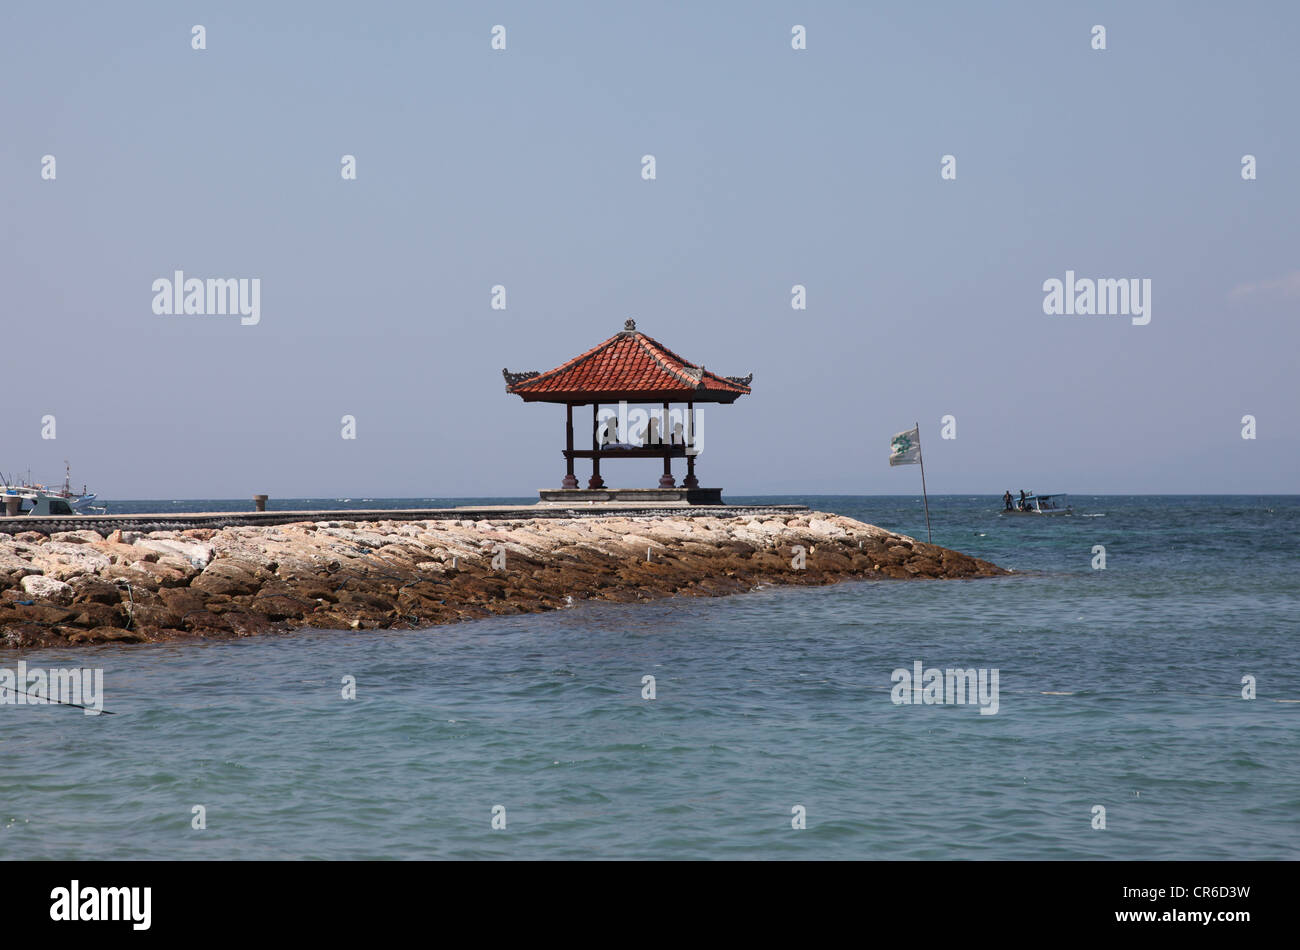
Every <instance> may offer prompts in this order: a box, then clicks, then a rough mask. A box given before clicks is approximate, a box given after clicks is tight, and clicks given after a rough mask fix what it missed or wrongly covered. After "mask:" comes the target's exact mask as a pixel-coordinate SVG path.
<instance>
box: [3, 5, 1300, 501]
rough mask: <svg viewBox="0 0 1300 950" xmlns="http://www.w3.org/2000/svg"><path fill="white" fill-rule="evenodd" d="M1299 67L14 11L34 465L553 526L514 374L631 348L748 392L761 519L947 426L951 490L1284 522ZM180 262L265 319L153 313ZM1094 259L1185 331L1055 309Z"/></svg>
mask: <svg viewBox="0 0 1300 950" xmlns="http://www.w3.org/2000/svg"><path fill="white" fill-rule="evenodd" d="M194 24H203V25H204V26H205V27H206V29H207V49H206V50H203V51H195V50H193V49H191V43H190V37H191V27H192V26H193V25H194ZM495 24H502V25H504V26H505V27H506V30H507V34H506V36H507V49H506V50H505V51H504V52H497V51H493V50H492V49H490V45H489V44H490V38H491V35H490V31H491V29H492V27H493V25H495ZM794 24H802V25H804V26H806V28H807V35H808V48H807V49H806V50H803V51H794V50H792V49H791V45H790V37H791V32H790V31H791V27H792V26H793V25H794ZM1094 24H1102V25H1104V26H1105V27H1106V29H1107V46H1108V49H1106V50H1105V51H1094V50H1093V49H1091V46H1090V39H1091V37H1090V30H1091V28H1092V26H1093V25H1094ZM1298 48H1300V5H1297V4H1294V3H1289V2H1275V3H1250V2H1247V3H1239V4H1226V3H1224V4H1208V3H1188V2H1179V3H1177V4H1175V3H1172V2H1168V3H1154V2H1145V3H1141V4H1134V3H1089V4H1080V3H1074V4H1055V3H1051V4H1048V3H1040V2H1025V3H990V4H972V3H955V2H954V3H924V4H920V3H903V2H899V3H892V4H874V3H873V4H863V3H848V2H845V3H830V2H798V3H766V2H764V3H739V2H736V3H717V2H710V3H699V4H691V3H666V2H655V3H650V4H631V3H619V4H614V3H587V4H580V3H564V2H556V3H546V4H539V3H535V2H526V3H494V4H490V5H484V4H476V3H461V4H430V3H372V4H353V3H348V4H328V3H322V4H306V3H301V4H289V3H284V4H279V3H277V4H267V3H225V2H223V3H126V4H102V3H80V4H60V5H57V6H55V5H50V4H21V5H18V4H5V5H4V7H3V8H2V9H0V88H2V89H3V93H2V94H0V95H2V98H0V128H3V130H4V134H3V136H0V277H2V279H3V286H4V294H3V300H2V301H0V313H2V315H3V316H2V320H0V329H2V330H3V346H4V348H5V356H4V359H3V361H2V363H0V365H3V379H4V383H5V386H4V393H5V399H4V404H5V425H4V430H3V431H4V435H3V439H0V470H7V471H24V470H26V469H27V468H28V467H30V468H31V469H32V470H33V475H34V476H37V477H41V478H44V479H47V480H58V479H61V477H62V467H63V464H62V463H63V459H65V458H68V459H71V461H72V464H73V477H74V480H75V481H77V482H78V483H80V482H81V481H89V482H90V483H91V487H92V488H94V489H97V490H98V491H99V492H100V494H101V495H102V496H104V497H110V498H111V497H119V498H124V497H137V498H139V497H145V498H148V497H186V498H190V497H244V496H247V495H250V494H252V493H253V492H256V491H265V492H269V493H270V494H271V495H272V496H279V497H286V496H334V495H339V496H368V497H376V496H398V495H401V496H437V495H442V496H448V495H526V494H530V493H532V492H533V491H534V490H535V489H537V488H539V487H544V486H545V487H558V485H559V480H560V478H561V476H562V475H563V462H562V459H561V457H560V454H559V452H560V449H561V447H562V443H563V435H564V423H563V409H562V408H560V407H555V406H545V405H534V404H524V403H522V402H521V401H520V400H519V399H518V398H517V397H512V396H507V395H506V394H505V392H504V382H503V380H502V378H501V368H502V367H503V366H507V367H509V368H510V369H512V370H526V369H538V370H542V369H548V368H550V367H552V366H555V365H557V364H558V363H560V362H562V361H563V360H565V359H567V358H569V357H570V356H573V355H576V354H577V353H579V352H580V351H582V350H584V349H586V348H588V347H590V346H592V345H594V344H596V343H598V342H599V341H601V340H603V339H605V338H606V337H608V336H610V335H611V334H613V333H614V332H616V331H617V330H619V329H621V328H622V325H623V321H624V320H625V319H626V318H627V317H634V318H635V319H636V320H637V322H638V326H639V327H640V328H641V329H642V330H644V331H645V332H647V333H649V334H650V335H651V336H654V337H656V338H658V339H659V340H660V341H661V342H663V343H664V344H666V345H667V346H669V347H671V348H673V349H675V350H677V351H678V352H680V353H681V354H682V355H683V356H685V357H687V358H688V359H693V360H696V361H698V362H702V363H704V365H706V366H707V367H708V368H709V369H710V370H713V371H715V372H719V373H723V374H728V375H743V374H745V373H749V372H753V373H754V383H753V385H754V394H753V395H752V396H750V397H746V398H743V399H741V400H740V401H739V402H737V403H736V404H735V405H733V406H726V407H710V408H709V412H708V416H707V419H706V437H707V443H706V451H705V453H704V455H703V456H702V457H701V460H700V475H701V480H702V483H703V484H706V485H721V486H723V487H725V488H726V489H727V490H728V492H729V493H731V494H733V495H736V494H757V493H768V492H771V493H784V492H862V493H871V492H885V493H907V492H912V491H915V490H916V482H917V478H916V474H917V473H916V469H914V468H896V469H892V470H891V469H890V468H889V467H888V465H887V464H886V457H887V454H888V441H889V437H890V436H891V435H892V434H893V433H894V432H896V431H898V430H900V429H903V428H906V427H908V426H910V425H911V423H912V422H913V421H916V420H920V421H921V424H922V438H923V442H924V445H925V448H926V463H927V464H926V472H927V477H928V480H929V487H930V490H931V491H932V492H940V493H941V492H971V493H989V494H1000V493H1001V492H1002V491H1003V490H1004V489H1006V488H1012V489H1019V488H1021V487H1027V488H1037V489H1039V490H1065V491H1072V492H1193V493H1195V492H1249V493H1254V492H1260V493H1264V492H1294V491H1297V490H1298V486H1297V473H1300V399H1298V398H1297V393H1298V383H1297V370H1298V363H1300V361H1298V360H1297V353H1298V351H1300V323H1298V322H1297V311H1298V310H1300V240H1298V238H1300V214H1298V213H1297V212H1298V210H1300V208H1298V204H1300V202H1298V200H1297V199H1298V198H1300V185H1298V182H1300V177H1298V176H1300V124H1298V123H1297V122H1296V114H1297V105H1296V101H1295V100H1296V96H1297V90H1300V55H1297V53H1296V50H1297V49H1298ZM647 153H649V154H653V155H654V156H655V157H656V161H657V176H658V177H657V179H656V180H655V181H643V180H642V178H641V156H642V155H644V154H647ZM46 154H52V155H54V156H55V158H56V161H57V179H56V180H54V181H43V180H42V179H41V177H40V171H41V158H42V156H44V155H46ZM344 154H352V155H355V156H356V158H357V170H358V178H357V180H356V181H344V180H342V178H341V177H340V174H339V169H340V158H341V156H343V155H344ZM945 154H952V155H955V156H956V158H957V179H956V180H955V181H942V180H941V179H940V175H939V171H940V159H941V157H942V156H943V155H945ZM1245 154H1252V155H1255V156H1256V159H1257V162H1258V180H1256V181H1249V182H1248V181H1243V180H1242V178H1241V174H1240V169H1241V157H1242V156H1243V155H1245ZM176 269H182V270H184V271H185V272H186V274H187V275H188V276H192V277H259V278H260V279H261V282H262V313H261V322H260V324H258V325H257V326H241V325H240V322H239V319H238V318H237V317H176V316H156V315H155V314H154V313H153V312H152V309H151V302H152V299H153V293H152V291H151V284H152V282H153V281H154V280H155V279H156V278H159V277H170V276H171V273H172V271H174V270H176ZM1067 269H1071V270H1074V271H1075V272H1076V273H1077V274H1078V275H1079V276H1080V277H1093V278H1097V277H1115V278H1119V277H1140V278H1149V279H1150V280H1151V281H1152V319H1151V323H1150V324H1149V325H1148V326H1144V327H1138V326H1133V325H1131V323H1130V321H1129V320H1128V318H1126V317H1103V316H1092V317H1079V316H1072V317H1065V316H1047V315H1045V314H1044V313H1043V308H1042V302H1043V296H1044V293H1043V290H1042V285H1043V282H1044V281H1045V280H1048V279H1050V278H1053V277H1056V278H1058V279H1060V278H1063V277H1064V275H1065V271H1066V270H1067ZM494 284H503V285H505V287H506V288H507V300H508V309H506V310H505V311H496V310H492V309H491V308H490V306H489V303H490V293H489V292H490V288H491V287H492V286H493V285H494ZM794 284H804V285H805V286H806V287H807V292H808V308H807V310H806V311H801V312H796V311H793V310H792V309H791V307H790V290H791V287H792V286H793V285H794ZM47 413H48V414H53V415H54V416H55V418H56V420H57V422H56V425H57V430H56V431H57V438H56V439H55V440H52V441H51V440H43V439H42V438H41V432H42V426H41V418H42V416H44V415H45V414H47ZM1247 413H1249V414H1252V415H1254V416H1255V417H1256V419H1257V427H1258V438H1257V439H1256V440H1254V441H1247V440H1243V439H1242V438H1241V417H1242V416H1243V415H1245V414H1247ZM344 414H351V415H353V416H355V418H356V420H357V435H358V437H357V439H356V440H354V441H348V440H344V439H342V438H340V429H341V424H340V419H341V417H342V416H343V415H344ZM945 414H952V415H953V416H955V417H956V420H957V439H955V440H952V441H943V440H941V439H940V438H939V434H940V426H939V421H940V418H941V417H942V416H943V415H945ZM655 468H656V466H655V463H654V462H652V461H647V462H627V463H624V464H623V465H622V466H618V467H615V466H614V465H611V466H609V467H608V468H607V470H606V475H607V478H608V480H609V481H610V482H611V483H614V484H628V485H644V486H646V487H649V486H651V485H653V484H654V482H655ZM679 476H680V472H679ZM582 477H583V479H584V481H585V477H586V473H585V472H583V473H582Z"/></svg>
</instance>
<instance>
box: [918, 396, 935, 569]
mask: <svg viewBox="0 0 1300 950" xmlns="http://www.w3.org/2000/svg"><path fill="white" fill-rule="evenodd" d="M916 457H917V459H918V460H919V461H920V462H921V497H922V498H924V499H925V540H926V541H928V542H929V543H930V544H934V538H933V537H931V535H930V496H929V494H928V493H927V492H926V490H925V451H924V450H923V449H922V448H921V423H919V422H918V423H917V424H916Z"/></svg>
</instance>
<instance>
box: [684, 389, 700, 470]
mask: <svg viewBox="0 0 1300 950" xmlns="http://www.w3.org/2000/svg"><path fill="white" fill-rule="evenodd" d="M686 413H687V415H686V425H687V429H686V433H685V438H683V439H682V441H683V442H685V443H686V477H685V478H684V479H682V487H683V488H699V487H700V480H699V479H698V478H696V477H695V453H693V452H692V451H691V449H693V448H695V403H693V402H688V403H687V404H686Z"/></svg>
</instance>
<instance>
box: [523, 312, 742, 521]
mask: <svg viewBox="0 0 1300 950" xmlns="http://www.w3.org/2000/svg"><path fill="white" fill-rule="evenodd" d="M501 372H502V373H503V374H504V375H505V378H506V392H508V393H514V394H515V395H517V396H519V397H520V398H521V399H523V400H524V402H556V403H563V404H564V406H565V410H566V413H567V421H566V425H565V449H564V460H565V475H564V481H563V482H562V483H561V485H562V487H561V488H559V489H554V490H550V489H543V490H542V491H541V492H540V494H541V500H542V501H543V502H573V501H581V502H589V501H590V502H596V501H613V502H633V501H635V502H676V503H678V504H681V503H686V504H722V489H721V488H701V487H700V483H699V480H698V479H697V478H696V477H695V458H696V456H697V455H698V454H699V451H700V448H701V446H700V445H699V437H698V430H697V428H696V424H695V406H696V404H697V403H706V402H707V403H719V404H721V403H733V402H735V401H736V400H737V399H739V398H740V397H741V396H745V395H748V394H749V392H750V388H749V383H750V380H752V379H753V378H754V377H753V374H752V373H751V374H750V375H749V376H744V377H741V376H718V375H717V374H716V373H710V372H709V371H708V370H706V369H705V368H704V367H703V366H696V365H695V364H693V363H689V362H687V361H686V360H684V359H682V358H681V357H680V356H678V355H677V354H676V353H674V352H673V351H672V350H670V349H668V348H667V347H665V346H664V345H663V344H661V343H659V342H658V341H657V340H654V339H652V338H650V337H648V336H646V335H645V334H644V333H641V332H640V331H639V330H637V328H636V322H635V321H633V320H628V321H627V322H626V323H625V324H624V325H623V330H622V331H621V332H619V333H616V334H614V335H613V336H612V337H610V338H609V339H608V340H606V341H605V342H604V343H601V344H599V345H598V346H594V347H592V348H591V349H590V350H587V352H585V353H583V354H581V355H580V356H575V357H574V358H573V359H571V360H569V361H568V362H567V363H563V364H561V365H559V366H557V367H556V368H555V369H552V370H548V371H546V372H545V373H539V372H528V373H512V372H510V371H509V370H502V371H501ZM611 403H613V404H623V405H622V408H623V412H622V413H621V415H623V416H624V417H626V405H627V404H632V403H641V404H654V405H656V406H657V405H660V404H661V405H662V406H663V412H662V414H661V415H660V416H658V417H656V416H653V415H651V416H648V419H649V420H650V421H648V422H647V424H646V426H645V428H643V429H642V430H640V431H639V432H637V433H632V432H626V431H624V432H619V431H618V430H617V428H616V427H615V428H614V429H613V430H611V428H610V426H609V425H608V423H606V424H605V425H602V424H601V421H600V407H601V406H602V405H609V404H611ZM672 403H678V404H679V405H681V406H684V408H679V409H677V410H671V409H670V406H671V404H672ZM586 405H590V406H591V448H590V449H579V448H575V447H574V441H573V407H574V406H586ZM671 418H677V419H680V421H679V422H678V423H677V424H676V425H675V426H673V425H669V420H670V419H671ZM626 428H631V426H626ZM633 437H639V441H637V442H632V441H631V439H632V438H633ZM580 458H581V459H591V478H590V479H589V480H588V482H587V488H586V489H581V488H579V487H578V479H577V476H576V475H575V474H574V469H573V463H574V460H575V459H580ZM628 458H662V459H663V460H664V469H663V475H662V476H660V478H659V485H658V487H657V488H641V489H638V488H633V489H611V488H606V487H605V480H604V479H603V478H602V477H601V474H600V463H601V461H602V460H604V461H608V460H611V459H628ZM675 458H684V459H686V477H685V478H684V479H683V480H682V484H681V486H680V487H678V486H677V485H676V482H675V480H674V478H673V472H672V460H673V459H675Z"/></svg>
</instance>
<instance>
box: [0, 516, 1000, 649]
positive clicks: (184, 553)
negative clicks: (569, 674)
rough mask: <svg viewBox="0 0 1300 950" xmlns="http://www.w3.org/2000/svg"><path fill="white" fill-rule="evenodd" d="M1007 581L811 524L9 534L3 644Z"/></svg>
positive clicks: (890, 540) (871, 530) (829, 525)
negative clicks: (807, 588)
mask: <svg viewBox="0 0 1300 950" xmlns="http://www.w3.org/2000/svg"><path fill="white" fill-rule="evenodd" d="M647 555H648V556H647ZM1006 573H1008V572H1007V571H1004V570H1002V569H1001V568H999V567H997V566H996V565H993V564H990V563H989V562H987V561H981V560H979V559H977V558H972V557H967V556H966V555H964V554H960V553H958V552H956V551H951V550H948V549H947V548H942V547H939V546H937V545H932V544H926V543H924V542H921V541H917V540H915V539H913V538H908V537H904V536H902V535H898V534H893V533H891V532H889V531H885V530H884V529H882V528H877V527H875V526H873V525H869V524H864V523H862V522H860V521H854V520H853V519H851V518H844V517H840V516H838V515H828V514H822V513H818V512H811V513H809V514H805V515H800V516H794V517H791V516H770V517H741V518H712V517H692V516H666V517H653V518H649V517H648V518H616V517H603V516H597V517H583V518H572V519H536V520H531V519H530V520H518V521H377V522H365V523H357V522H349V521H323V522H299V523H295V524H287V525H277V526H274V527H233V528H222V529H220V530H214V529H193V530H186V531H154V532H150V533H147V534H144V533H139V532H130V531H114V532H112V533H111V534H109V535H108V536H106V537H105V536H103V535H100V534H98V533H97V532H94V531H89V530H83V531H65V532H59V533H55V534H52V535H50V536H49V537H46V536H44V535H41V534H38V533H35V532H20V533H18V534H13V535H9V534H0V646H7V647H47V646H57V645H69V644H84V643H98V642H106V641H116V642H130V643H138V642H152V641H159V640H176V639H182V638H193V637H217V638H228V637H244V636H250V635H253V634H261V633H272V632H276V631H282V630H289V629H293V628H297V627H318V628H326V629H343V630H349V629H350V630H373V629H381V628H398V629H411V628H416V627H427V626H431V625H434V624H442V623H450V622H453V621H457V620H468V619H474V618H479V617H487V616H491V615H494V614H515V613H526V612H534V611H542V610H555V609H560V608H564V607H567V606H571V605H573V604H576V603H578V602H581V601H583V600H604V601H616V602H632V601H638V600H648V599H651V598H655V597H661V596H667V595H672V594H694V595H708V596H712V595H719V594H729V593H736V592H740V591H746V590H750V589H753V588H754V587H756V586H758V585H760V584H806V585H819V584H829V583H833V582H836V581H840V580H846V579H849V578H880V579H883V578H890V579H897V580H908V579H916V578H974V577H989V576H993V575H999V574H1006Z"/></svg>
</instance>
